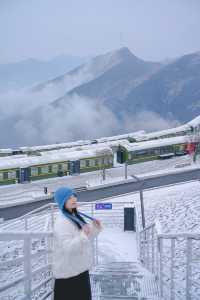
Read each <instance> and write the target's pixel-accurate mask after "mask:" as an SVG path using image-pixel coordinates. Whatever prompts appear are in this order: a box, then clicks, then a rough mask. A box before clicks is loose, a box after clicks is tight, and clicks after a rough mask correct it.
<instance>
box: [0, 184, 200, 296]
mask: <svg viewBox="0 0 200 300" xmlns="http://www.w3.org/2000/svg"><path fill="white" fill-rule="evenodd" d="M199 199H200V182H199V181H195V182H189V183H184V184H178V185H175V186H169V187H164V188H159V189H153V190H148V191H145V192H144V207H145V217H146V225H147V226H148V225H150V224H152V223H153V222H154V221H155V220H159V221H160V223H161V225H162V231H163V232H164V233H180V232H189V233H199V232H200V224H199V220H200V203H199ZM102 201H104V200H103V199H102ZM105 201H106V202H111V201H112V202H113V203H118V202H127V205H128V203H129V202H130V201H131V202H133V201H134V202H135V203H137V210H138V212H139V210H140V203H139V193H132V194H129V195H123V196H118V197H115V198H112V199H107V200H105ZM88 205H89V204H88ZM114 205H115V204H113V210H112V211H110V210H108V211H106V210H105V211H104V212H103V214H100V212H99V211H96V216H97V217H98V218H100V219H101V220H102V222H103V224H104V231H103V232H102V233H101V234H100V236H99V238H98V255H99V261H100V262H102V263H109V262H111V261H115V262H116V261H118V262H119V261H132V262H134V261H137V255H138V254H137V243H136V236H135V234H134V233H133V232H123V228H122V226H121V225H122V224H123V223H122V220H121V216H119V217H118V216H117V217H116V215H117V210H115V209H114ZM120 205H121V204H120ZM112 214H113V218H112ZM34 218H37V217H34ZM34 218H33V219H32V222H33V223H34ZM40 220H42V218H41V216H40ZM108 220H109V224H112V222H113V224H112V225H113V226H107V221H108ZM35 222H37V223H38V221H37V219H35ZM9 224H10V223H9ZM41 224H42V223H41ZM44 224H46V222H44ZM10 226H11V224H10V225H9V227H10ZM45 226H46V225H45ZM37 230H38V228H37ZM18 246H19V245H18ZM18 246H17V249H18V250H17V251H16V250H14V248H15V246H14V244H13V243H12V246H11V245H9V255H6V253H5V251H1V253H2V255H1V259H3V260H4V261H5V259H6V260H7V259H10V257H11V256H12V255H13V256H14V257H16V256H17V255H21V250H20V247H18ZM195 247H196V251H199V244H195ZM4 250H5V249H4ZM180 251H182V252H180ZM177 253H178V254H181V255H180V257H179V261H183V260H182V257H184V256H182V255H183V253H184V252H183V248H182V244H181V245H180V246H179V248H178V250H177V252H176V255H177ZM166 262H168V261H166ZM180 270H181V269H180ZM3 271H4V275H3V277H2V279H3V280H5V278H7V280H8V279H10V277H9V276H7V277H5V276H6V274H5V269H3ZM19 272H21V271H20V268H15V269H14V272H13V274H20V273H19ZM181 274H182V273H180V276H179V279H177V282H180V280H182V281H183V279H184V278H182V275H181ZM197 275H198V272H197ZM183 277H184V273H183ZM1 284H2V281H1ZM5 299H6V298H5ZM10 299H17V298H10ZM183 299H185V298H183ZM194 299H196V298H194Z"/></svg>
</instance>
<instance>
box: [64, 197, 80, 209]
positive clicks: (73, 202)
mask: <svg viewBox="0 0 200 300" xmlns="http://www.w3.org/2000/svg"><path fill="white" fill-rule="evenodd" d="M77 206H78V203H77V198H76V197H75V196H74V195H72V196H71V197H70V198H69V199H68V200H67V201H66V202H65V208H66V209H68V210H72V209H73V208H77Z"/></svg>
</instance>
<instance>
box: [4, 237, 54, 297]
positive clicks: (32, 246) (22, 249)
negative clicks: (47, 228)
mask: <svg viewBox="0 0 200 300" xmlns="http://www.w3.org/2000/svg"><path fill="white" fill-rule="evenodd" d="M0 248H1V252H0V294H1V300H14V299H17V300H37V299H40V300H45V299H51V295H52V283H53V279H52V274H51V263H52V261H51V250H52V233H51V232H42V233H35V232H14V233H13V232H2V233H1V234H0Z"/></svg>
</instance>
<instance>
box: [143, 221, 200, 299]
mask: <svg viewBox="0 0 200 300" xmlns="http://www.w3.org/2000/svg"><path fill="white" fill-rule="evenodd" d="M140 260H141V262H142V263H143V265H144V266H145V267H146V268H147V269H148V270H149V271H150V272H152V273H154V274H155V276H156V278H157V279H158V280H159V290H160V296H161V297H163V299H166V300H169V299H170V300H199V299H200V273H199V270H200V234H189V233H180V234H162V233H161V231H160V226H159V225H158V224H153V225H151V226H149V227H147V228H145V229H144V230H143V231H141V232H140Z"/></svg>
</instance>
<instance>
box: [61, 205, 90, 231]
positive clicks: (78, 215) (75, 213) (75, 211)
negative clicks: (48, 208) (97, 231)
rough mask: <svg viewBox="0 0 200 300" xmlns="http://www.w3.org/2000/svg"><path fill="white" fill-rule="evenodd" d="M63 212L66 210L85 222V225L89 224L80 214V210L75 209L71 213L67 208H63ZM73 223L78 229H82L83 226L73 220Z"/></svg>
mask: <svg viewBox="0 0 200 300" xmlns="http://www.w3.org/2000/svg"><path fill="white" fill-rule="evenodd" d="M63 210H65V211H66V212H67V213H68V214H71V215H72V214H74V215H75V216H76V217H77V218H78V219H79V220H80V221H81V222H83V223H84V224H87V222H86V221H85V220H84V218H83V217H82V216H81V215H80V214H79V212H78V210H77V209H76V208H73V209H72V211H69V210H68V209H67V208H65V207H63ZM72 221H73V222H74V224H76V226H77V227H78V229H81V228H82V227H81V225H80V224H79V223H78V222H76V220H74V219H72Z"/></svg>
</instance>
